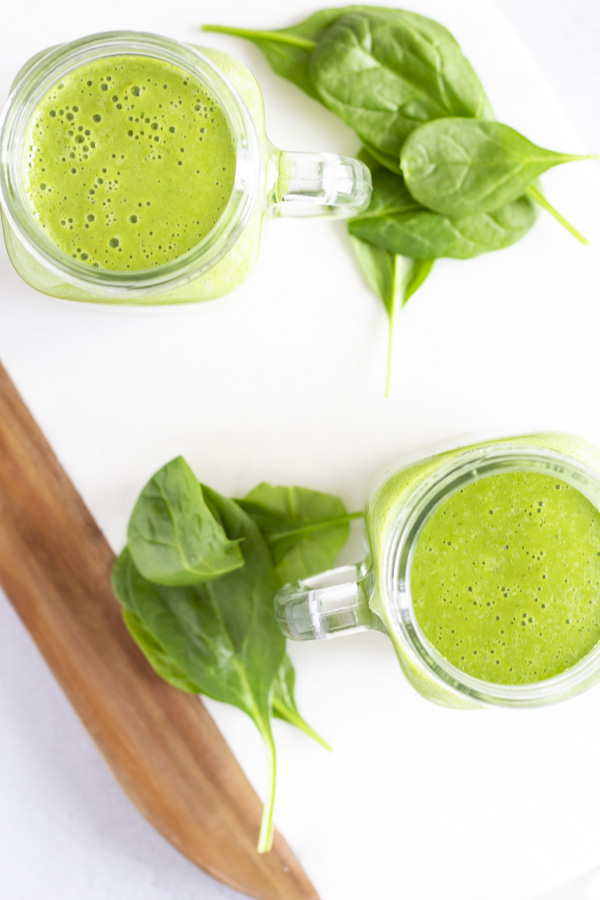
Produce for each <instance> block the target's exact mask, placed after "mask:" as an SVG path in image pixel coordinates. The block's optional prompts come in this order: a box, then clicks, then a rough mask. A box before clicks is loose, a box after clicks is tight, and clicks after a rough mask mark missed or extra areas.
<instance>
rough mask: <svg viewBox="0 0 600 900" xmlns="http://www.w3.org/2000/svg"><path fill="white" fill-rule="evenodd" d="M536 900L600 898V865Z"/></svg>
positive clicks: (586, 899) (587, 899)
mask: <svg viewBox="0 0 600 900" xmlns="http://www.w3.org/2000/svg"><path fill="white" fill-rule="evenodd" d="M534 900H600V866H599V867H598V868H597V869H593V870H592V871H591V872H587V873H586V874H585V875H582V876H581V878H577V879H575V881H570V882H569V884H564V885H563V886H562V887H560V888H557V890H555V891H550V893H549V894H542V895H541V896H539V897H535V898H534Z"/></svg>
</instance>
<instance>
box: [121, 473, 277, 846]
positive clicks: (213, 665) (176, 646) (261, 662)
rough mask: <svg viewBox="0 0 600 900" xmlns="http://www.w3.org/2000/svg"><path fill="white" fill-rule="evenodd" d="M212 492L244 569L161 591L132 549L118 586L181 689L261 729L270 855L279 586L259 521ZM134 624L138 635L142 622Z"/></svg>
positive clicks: (263, 839)
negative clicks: (239, 713)
mask: <svg viewBox="0 0 600 900" xmlns="http://www.w3.org/2000/svg"><path fill="white" fill-rule="evenodd" d="M204 492H205V495H206V498H207V501H208V502H210V504H211V506H212V507H213V508H214V509H215V511H216V512H217V513H218V515H219V518H220V520H221V522H222V524H223V527H224V529H225V531H226V533H227V534H228V535H229V537H230V539H231V540H233V541H243V543H242V545H241V546H242V552H243V554H244V567H243V569H237V570H235V571H232V572H230V573H229V574H227V575H224V576H223V577H221V578H219V579H218V580H216V581H211V582H205V583H202V584H196V585H185V586H176V587H174V586H165V585H159V584H154V583H152V582H150V581H148V580H147V579H145V578H144V577H143V575H141V573H140V572H139V571H138V570H137V569H136V567H135V565H134V562H133V558H132V556H131V554H130V552H129V550H128V549H127V548H126V549H125V550H124V551H123V553H122V554H121V557H120V558H119V560H118V562H117V565H116V567H115V574H114V577H113V588H114V590H115V594H116V596H117V598H118V599H119V600H120V601H121V603H122V604H123V606H124V607H125V609H126V610H127V611H128V612H132V613H134V614H135V616H136V617H137V619H138V620H139V623H141V625H142V626H143V633H142V643H144V642H145V644H146V646H148V640H149V639H151V641H152V642H153V643H152V644H151V661H153V664H156V663H157V660H158V666H160V667H162V668H163V671H165V667H164V665H163V661H162V655H161V654H162V653H163V652H164V654H165V655H166V656H167V657H168V659H169V660H170V661H171V664H172V669H171V670H170V672H171V674H174V676H175V680H176V681H179V682H180V684H178V686H181V684H187V685H188V687H189V686H190V685H193V686H195V687H197V689H198V690H199V691H201V692H202V693H203V694H206V695H207V696H209V697H212V698H213V699H215V700H220V701H221V702H223V703H230V704H232V705H233V706H237V707H239V708H240V709H242V710H243V711H244V712H246V713H247V714H248V715H249V716H250V717H251V718H252V719H253V721H254V723H255V724H256V726H257V728H258V730H259V732H260V734H261V736H262V738H263V741H264V744H265V748H266V751H267V756H268V760H269V770H270V787H269V791H268V797H267V801H266V804H265V811H264V815H263V821H262V824H261V831H260V836H259V846H258V849H259V851H260V852H264V851H266V850H268V849H269V848H270V846H271V843H272V837H273V804H274V797H275V773H276V763H275V748H274V743H273V736H272V732H271V723H270V714H271V696H272V686H273V682H274V680H275V678H276V676H277V673H278V670H279V667H280V665H281V663H282V661H283V657H284V653H285V640H284V638H283V635H282V634H281V632H280V631H279V628H278V626H277V623H276V621H275V617H274V615H273V597H274V595H275V593H276V591H277V589H278V587H279V580H278V578H277V576H276V574H275V571H274V569H273V565H272V562H271V558H270V554H269V550H268V548H267V546H266V544H265V542H264V540H263V537H262V535H261V534H260V531H259V530H258V528H257V526H256V525H255V524H254V522H253V521H252V519H251V518H250V517H249V516H248V515H246V513H245V512H244V511H243V510H242V509H241V508H240V507H239V506H238V505H237V504H236V503H235V501H233V500H227V499H226V498H225V497H221V496H220V495H219V494H217V493H216V492H214V491H211V490H210V489H208V488H206V487H205V488H204ZM132 621H133V624H134V629H135V627H136V626H137V625H138V622H137V620H132ZM138 633H139V629H138ZM146 633H147V635H146ZM148 636H149V637H148ZM157 647H158V648H159V651H160V652H157ZM158 666H157V670H158ZM166 672H167V673H168V669H167V670H166ZM184 689H186V688H184Z"/></svg>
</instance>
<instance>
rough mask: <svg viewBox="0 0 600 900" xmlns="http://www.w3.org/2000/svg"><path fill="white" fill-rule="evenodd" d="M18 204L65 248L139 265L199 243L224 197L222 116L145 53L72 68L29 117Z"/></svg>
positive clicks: (183, 78)
mask: <svg viewBox="0 0 600 900" xmlns="http://www.w3.org/2000/svg"><path fill="white" fill-rule="evenodd" d="M26 146H27V156H26V160H25V161H24V164H25V168H26V173H25V188H26V194H27V197H28V201H29V204H30V206H31V208H32V211H33V213H34V216H35V218H36V219H37V221H38V223H39V225H40V226H41V228H43V229H44V231H45V232H46V233H47V235H48V236H49V237H50V239H51V240H52V241H53V242H54V243H55V244H56V245H57V246H58V247H59V248H60V249H61V250H63V251H64V252H65V253H68V254H69V255H70V256H72V257H73V258H76V259H78V260H81V261H82V262H84V263H86V264H89V265H92V266H96V267H99V268H103V269H113V270H127V269H130V270H141V269H149V268H152V267H154V266H158V265H161V264H164V263H167V262H169V261H171V260H174V259H176V258H177V257H178V256H181V255H182V254H183V253H185V252H186V251H188V250H190V249H191V248H193V247H194V246H196V245H197V244H198V242H199V241H200V240H201V239H202V238H203V237H204V236H205V235H206V234H208V232H210V231H211V229H212V228H213V227H214V225H215V224H216V223H217V221H218V220H219V218H220V216H221V215H222V213H223V211H224V209H225V207H226V205H227V201H228V199H229V197H230V195H231V191H232V187H233V182H234V175H235V146H234V142H233V138H232V135H231V132H230V130H229V127H228V124H227V121H226V119H225V116H224V114H223V112H222V111H221V109H220V108H219V106H218V105H217V103H216V101H215V100H214V98H213V97H212V96H211V95H210V94H209V93H208V92H207V91H206V89H205V88H204V87H203V85H202V84H201V83H200V82H199V81H198V80H196V79H194V78H192V77H191V76H190V75H189V74H188V73H187V72H185V71H184V70H183V69H180V68H179V67H177V66H174V65H172V64H170V63H167V62H164V61H161V60H158V59H153V58H150V57H145V56H134V55H123V56H112V57H110V56H109V57H106V58H104V59H100V60H96V61H94V62H90V63H86V64H85V65H82V66H80V67H79V68H76V69H75V70H73V71H72V72H71V73H69V74H68V75H67V76H65V77H64V78H63V79H62V80H61V81H60V82H59V83H58V84H56V85H54V86H53V88H52V89H51V90H50V91H49V92H48V93H47V94H46V95H45V97H44V98H43V99H42V100H41V102H40V103H39V104H38V107H37V109H36V111H35V113H34V115H33V117H32V121H31V124H30V130H29V140H28V141H27V144H26Z"/></svg>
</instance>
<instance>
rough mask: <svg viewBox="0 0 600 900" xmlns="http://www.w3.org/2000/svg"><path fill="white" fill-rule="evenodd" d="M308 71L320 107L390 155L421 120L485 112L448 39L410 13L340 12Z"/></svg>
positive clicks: (467, 67)
mask: <svg viewBox="0 0 600 900" xmlns="http://www.w3.org/2000/svg"><path fill="white" fill-rule="evenodd" d="M309 66H310V76H311V79H312V82H313V84H314V86H315V88H316V90H317V93H318V95H319V97H320V99H321V100H322V102H323V103H324V104H325V105H326V106H328V107H329V108H330V109H331V110H332V111H333V112H335V113H336V115H338V116H339V117H340V118H341V119H343V120H344V122H346V123H347V124H348V125H350V127H351V128H353V129H354V130H355V131H356V133H357V134H358V135H359V137H361V138H362V140H363V141H364V142H367V143H368V144H369V145H371V147H373V148H375V149H377V150H379V151H381V152H382V153H384V154H387V155H389V156H392V157H396V158H398V156H399V154H400V148H401V146H402V143H403V142H404V140H405V139H406V138H407V137H408V135H409V134H410V133H411V131H413V130H414V129H415V128H417V127H418V126H419V125H422V124H423V123H424V122H429V121H430V120H431V119H437V118H440V117H445V116H474V117H482V116H491V114H492V113H491V109H490V106H489V103H488V100H487V98H486V95H485V92H484V90H483V87H482V85H481V82H480V81H479V78H478V77H477V75H476V73H475V71H474V70H473V68H472V66H471V64H470V63H469V61H468V60H467V58H466V57H465V56H464V55H463V53H462V51H461V49H460V47H459V46H458V44H457V43H456V41H455V40H454V38H453V37H452V35H451V34H450V33H449V32H448V31H446V29H445V28H443V27H442V26H441V25H439V24H438V23H437V22H434V21H433V20H431V19H427V18H425V17H424V16H419V15H417V14H415V13H409V12H404V11H402V10H393V11H388V13H387V14H380V13H378V12H377V11H368V12H350V13H347V14H346V15H344V16H342V17H341V18H339V19H337V21H336V22H334V23H333V24H332V25H331V26H330V27H329V28H328V29H327V30H326V31H325V32H324V33H323V34H322V36H321V38H320V39H319V41H318V43H317V46H316V47H315V49H314V51H313V52H312V54H311V56H310V60H309Z"/></svg>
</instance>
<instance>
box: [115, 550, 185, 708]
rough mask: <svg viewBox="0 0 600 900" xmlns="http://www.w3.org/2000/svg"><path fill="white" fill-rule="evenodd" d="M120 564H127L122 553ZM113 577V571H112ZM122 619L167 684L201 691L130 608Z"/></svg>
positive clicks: (125, 611) (181, 689)
mask: <svg viewBox="0 0 600 900" xmlns="http://www.w3.org/2000/svg"><path fill="white" fill-rule="evenodd" d="M119 561H120V565H121V566H122V567H123V568H125V567H126V566H127V565H128V562H127V559H126V558H122V555H121V556H120V557H119V560H118V561H117V562H118V563H119ZM113 577H114V573H113ZM123 620H124V622H125V624H126V626H127V628H128V630H129V633H130V634H131V636H132V638H133V639H134V641H135V642H136V644H137V645H138V647H139V648H140V650H141V651H142V653H143V654H144V656H145V657H146V659H147V660H148V662H149V663H150V665H151V666H152V668H153V669H154V671H155V672H156V674H157V675H160V677H161V678H163V679H164V680H165V681H168V683H169V684H172V685H173V687H176V688H178V689H179V690H180V691H185V692H186V693H187V694H200V693H202V691H201V690H200V688H199V687H198V685H197V684H196V683H195V682H193V681H190V679H189V678H187V677H186V676H185V674H184V673H183V672H182V671H181V669H180V668H179V666H178V665H177V664H176V663H175V662H173V660H172V659H171V657H170V656H169V654H168V653H166V652H165V650H164V648H163V646H162V645H161V644H160V642H159V641H157V640H156V639H155V638H154V637H152V635H151V634H150V632H149V631H148V629H147V628H146V627H145V626H144V623H143V622H142V620H141V619H140V617H139V616H138V615H136V613H134V612H132V611H131V610H128V609H124V610H123Z"/></svg>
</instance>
